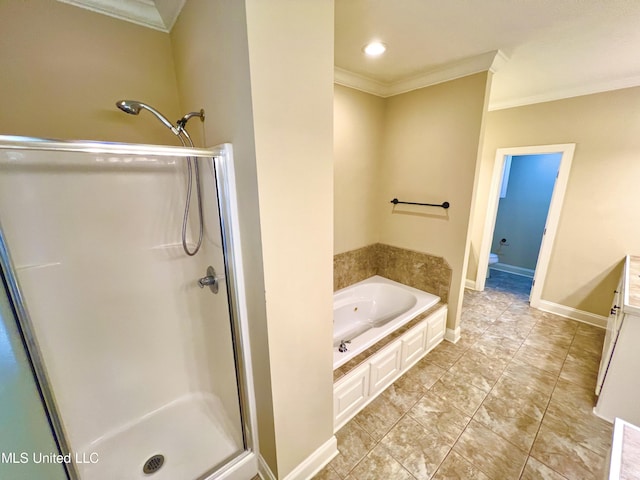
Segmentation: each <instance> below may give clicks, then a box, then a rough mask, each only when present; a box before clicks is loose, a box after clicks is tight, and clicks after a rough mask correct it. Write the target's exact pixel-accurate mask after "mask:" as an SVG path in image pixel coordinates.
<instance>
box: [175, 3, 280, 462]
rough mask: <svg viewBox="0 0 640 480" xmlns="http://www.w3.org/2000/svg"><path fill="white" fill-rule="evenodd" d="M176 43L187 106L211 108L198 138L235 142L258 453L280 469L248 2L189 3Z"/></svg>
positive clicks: (183, 102) (209, 142) (192, 128)
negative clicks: (271, 369) (256, 147)
mask: <svg viewBox="0 0 640 480" xmlns="http://www.w3.org/2000/svg"><path fill="white" fill-rule="evenodd" d="M171 40H172V43H173V49H174V56H175V62H176V75H177V78H178V85H179V93H180V102H181V105H182V106H183V109H184V110H185V111H192V110H199V109H200V108H204V109H205V111H206V121H205V123H204V124H199V123H198V122H197V121H196V120H192V121H191V123H190V124H189V126H190V131H191V132H192V133H193V137H194V140H195V142H196V143H197V144H199V145H203V146H209V147H211V146H215V145H217V144H220V143H224V142H231V143H233V149H234V157H235V158H234V160H235V173H236V184H237V189H238V190H237V193H238V210H239V220H240V230H241V232H240V233H241V235H242V254H243V262H244V277H245V283H246V292H245V293H246V298H247V315H248V318H249V320H250V321H249V329H250V331H249V334H250V337H251V357H252V367H253V374H254V389H255V399H256V407H257V412H256V413H257V419H258V431H259V437H258V440H259V453H260V455H262V457H263V458H264V459H265V461H266V462H267V464H268V465H269V467H270V468H271V470H272V471H273V472H274V473H277V457H276V443H275V431H274V418H273V398H272V393H271V372H270V366H269V341H268V332H267V318H266V310H265V299H264V275H263V267H262V247H261V234H260V218H259V209H258V188H257V180H256V156H255V145H254V136H253V118H252V110H251V84H250V79H249V51H248V45H247V21H246V13H245V5H244V2H238V1H235V0H222V1H215V2H214V1H210V0H190V1H189V2H187V3H186V4H185V7H184V9H183V10H182V13H181V14H180V17H179V18H178V21H177V22H176V24H175V26H174V28H173V30H172V32H171ZM222 45H224V48H222V47H221V46H222ZM192 124H193V126H192ZM196 125H198V128H196Z"/></svg>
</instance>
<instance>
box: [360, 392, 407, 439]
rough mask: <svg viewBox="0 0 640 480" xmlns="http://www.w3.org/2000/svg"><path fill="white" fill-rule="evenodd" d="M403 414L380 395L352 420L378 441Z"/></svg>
mask: <svg viewBox="0 0 640 480" xmlns="http://www.w3.org/2000/svg"><path fill="white" fill-rule="evenodd" d="M403 414H404V412H403V411H402V410H401V409H399V408H398V407H396V406H394V405H392V404H390V403H389V401H388V399H387V398H386V397H385V396H384V395H380V396H379V397H378V398H376V399H375V400H374V401H372V402H371V403H370V404H369V405H367V406H366V407H365V408H364V409H363V410H362V411H361V412H360V413H358V414H357V415H356V416H355V417H354V420H355V421H356V422H357V423H358V425H360V426H361V427H362V428H363V429H364V430H365V431H366V432H367V433H368V434H369V435H371V436H372V437H373V439H374V440H376V441H378V440H380V439H381V438H382V437H384V436H385V435H386V433H387V432H388V431H389V430H391V427H393V425H394V424H395V423H396V422H397V421H398V420H400V417H402V415H403ZM352 421H353V420H352Z"/></svg>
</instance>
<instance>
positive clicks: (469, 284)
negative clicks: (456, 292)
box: [464, 278, 477, 290]
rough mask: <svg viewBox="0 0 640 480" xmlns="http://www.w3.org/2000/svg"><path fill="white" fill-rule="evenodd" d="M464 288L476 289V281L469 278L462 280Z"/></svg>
mask: <svg viewBox="0 0 640 480" xmlns="http://www.w3.org/2000/svg"><path fill="white" fill-rule="evenodd" d="M464 288H470V289H471V290H477V288H476V281H475V280H470V279H468V278H467V279H465V281H464Z"/></svg>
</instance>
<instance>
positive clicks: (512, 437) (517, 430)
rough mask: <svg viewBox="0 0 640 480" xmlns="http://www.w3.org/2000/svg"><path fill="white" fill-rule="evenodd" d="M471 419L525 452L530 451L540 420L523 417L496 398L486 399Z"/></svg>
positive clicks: (520, 413) (523, 415)
mask: <svg viewBox="0 0 640 480" xmlns="http://www.w3.org/2000/svg"><path fill="white" fill-rule="evenodd" d="M473 419H474V420H475V421H477V422H479V423H481V424H483V425H484V426H485V427H487V428H488V429H489V430H491V431H492V432H493V433H497V434H498V435H500V436H501V437H502V438H504V439H505V440H508V441H509V442H511V443H513V444H514V445H515V446H516V447H518V448H520V449H521V450H523V451H525V452H528V451H529V450H530V449H531V445H533V441H534V440H535V438H536V433H537V432H538V428H539V427H540V420H537V419H535V418H533V417H530V416H528V415H525V414H524V413H522V412H521V411H520V410H518V409H517V408H515V407H514V406H513V405H511V404H509V403H508V402H505V401H504V400H502V399H500V398H498V397H497V396H489V397H487V398H486V399H485V401H484V402H483V403H482V405H480V408H478V411H477V412H476V414H475V415H474V416H473Z"/></svg>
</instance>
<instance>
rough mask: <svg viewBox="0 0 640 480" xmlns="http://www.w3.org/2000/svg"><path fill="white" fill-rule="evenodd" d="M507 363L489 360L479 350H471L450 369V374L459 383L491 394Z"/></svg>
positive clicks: (496, 359) (497, 359)
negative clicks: (467, 384) (468, 384)
mask: <svg viewBox="0 0 640 480" xmlns="http://www.w3.org/2000/svg"><path fill="white" fill-rule="evenodd" d="M507 363H508V362H507V361H506V360H503V359H500V358H493V359H492V358H489V357H487V356H486V355H484V354H482V353H481V352H479V351H477V350H469V351H467V352H465V353H464V354H463V355H462V356H461V357H460V359H459V360H458V361H457V362H456V363H455V364H454V365H453V366H452V367H451V368H450V369H449V371H448V374H450V375H453V376H454V377H455V378H456V381H457V382H459V383H470V384H471V385H473V386H474V387H476V388H479V389H480V390H483V391H485V392H489V391H490V390H491V388H493V386H494V385H495V383H496V382H497V381H498V378H500V375H501V374H502V371H503V370H504V369H505V367H506V366H507Z"/></svg>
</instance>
